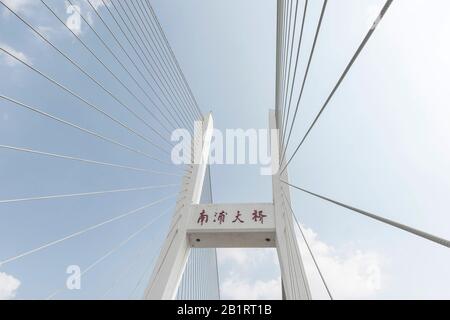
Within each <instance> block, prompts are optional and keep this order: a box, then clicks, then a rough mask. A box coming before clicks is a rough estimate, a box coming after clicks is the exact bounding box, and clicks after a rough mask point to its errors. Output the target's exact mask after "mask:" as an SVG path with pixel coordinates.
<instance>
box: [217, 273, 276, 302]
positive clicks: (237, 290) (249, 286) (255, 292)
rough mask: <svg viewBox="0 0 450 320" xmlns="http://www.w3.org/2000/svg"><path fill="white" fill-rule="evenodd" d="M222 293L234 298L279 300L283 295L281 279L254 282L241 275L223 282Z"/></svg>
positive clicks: (226, 297) (225, 297)
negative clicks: (242, 277) (244, 278)
mask: <svg viewBox="0 0 450 320" xmlns="http://www.w3.org/2000/svg"><path fill="white" fill-rule="evenodd" d="M221 294H222V298H224V299H232V300H277V299H280V296H281V279H273V280H268V281H261V280H257V281H256V282H253V283H252V282H251V281H246V280H243V279H241V278H240V277H239V276H235V277H230V278H227V279H226V280H225V281H224V282H223V283H222V284H221Z"/></svg>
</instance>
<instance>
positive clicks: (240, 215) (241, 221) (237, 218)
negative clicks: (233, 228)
mask: <svg viewBox="0 0 450 320" xmlns="http://www.w3.org/2000/svg"><path fill="white" fill-rule="evenodd" d="M241 217H242V214H241V212H240V211H238V212H236V215H235V216H234V220H233V221H232V222H233V223H236V222H240V223H244V220H241Z"/></svg>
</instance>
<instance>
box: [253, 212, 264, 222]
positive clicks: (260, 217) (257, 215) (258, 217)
mask: <svg viewBox="0 0 450 320" xmlns="http://www.w3.org/2000/svg"><path fill="white" fill-rule="evenodd" d="M265 217H267V215H265V214H263V212H262V211H258V210H253V213H252V220H253V221H254V222H261V224H264V218H265Z"/></svg>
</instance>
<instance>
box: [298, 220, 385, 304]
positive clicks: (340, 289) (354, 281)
mask: <svg viewBox="0 0 450 320" xmlns="http://www.w3.org/2000/svg"><path fill="white" fill-rule="evenodd" d="M303 230H304V232H305V236H306V238H307V239H308V243H309V245H310V247H311V250H312V252H313V253H314V256H315V258H316V261H317V263H318V265H319V267H320V268H321V271H322V273H323V275H324V278H325V280H326V281H327V284H328V287H329V288H330V291H331V293H332V294H333V296H334V298H337V299H364V298H371V297H373V296H374V295H375V294H376V293H377V292H378V291H379V290H381V288H382V280H383V278H384V277H383V276H382V270H381V260H382V259H381V258H380V256H379V255H378V254H376V253H374V252H363V251H361V250H353V249H348V248H347V249H342V250H337V249H335V248H334V247H332V246H330V245H328V244H326V243H324V242H322V241H320V240H319V239H318V236H317V234H316V233H315V232H314V231H313V230H311V229H308V228H304V229H303ZM298 240H299V243H300V249H301V252H302V253H303V256H304V258H303V260H304V264H305V269H306V272H307V275H308V279H314V280H315V281H310V286H311V290H312V293H313V296H314V295H315V294H316V296H317V298H327V295H326V293H325V291H324V289H323V285H322V283H321V282H320V279H319V278H318V274H317V270H316V268H315V265H314V262H313V261H312V259H311V258H310V255H309V252H308V251H307V250H308V249H307V247H306V245H305V244H304V242H303V239H302V238H301V236H298Z"/></svg>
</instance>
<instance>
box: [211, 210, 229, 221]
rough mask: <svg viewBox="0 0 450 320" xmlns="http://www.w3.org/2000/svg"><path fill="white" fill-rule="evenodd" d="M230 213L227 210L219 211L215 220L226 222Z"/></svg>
mask: <svg viewBox="0 0 450 320" xmlns="http://www.w3.org/2000/svg"><path fill="white" fill-rule="evenodd" d="M226 215H228V213H226V212H225V211H223V210H222V212H219V213H217V212H216V214H215V215H214V222H219V224H222V223H224V222H225V216H226Z"/></svg>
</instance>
